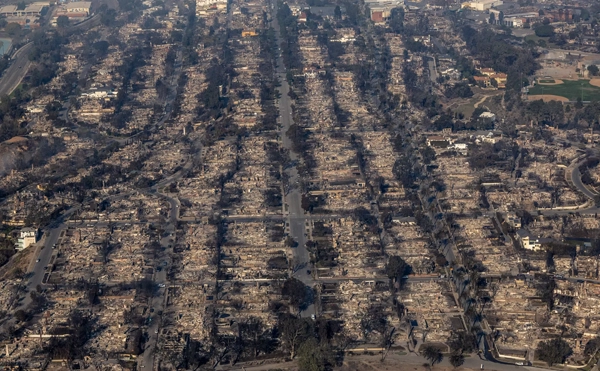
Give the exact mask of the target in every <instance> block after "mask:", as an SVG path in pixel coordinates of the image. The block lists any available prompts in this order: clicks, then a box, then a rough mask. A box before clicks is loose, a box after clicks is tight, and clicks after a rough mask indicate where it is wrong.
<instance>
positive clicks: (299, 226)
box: [271, 9, 315, 317]
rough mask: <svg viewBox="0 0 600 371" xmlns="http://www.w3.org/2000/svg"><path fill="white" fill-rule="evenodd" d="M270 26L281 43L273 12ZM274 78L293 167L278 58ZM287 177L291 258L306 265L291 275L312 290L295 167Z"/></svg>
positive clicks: (289, 104)
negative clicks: (277, 86) (291, 241)
mask: <svg viewBox="0 0 600 371" xmlns="http://www.w3.org/2000/svg"><path fill="white" fill-rule="evenodd" d="M272 19H273V21H272V23H271V25H272V26H273V28H274V29H275V35H276V40H277V45H280V43H281V38H280V37H281V36H280V33H279V24H278V22H277V14H276V10H275V9H273V11H272ZM276 73H277V77H278V79H279V81H280V82H281V86H280V87H279V88H278V91H279V95H280V97H279V120H280V124H281V141H282V145H283V147H284V148H286V149H288V150H289V152H290V158H291V160H292V162H293V163H296V162H297V161H299V160H300V159H299V157H298V154H297V153H295V152H293V151H292V141H291V140H290V138H289V137H288V136H287V134H286V132H287V130H288V129H289V127H290V126H291V125H292V124H293V118H292V102H291V99H290V97H289V95H288V92H289V91H290V87H289V84H288V82H287V80H286V68H285V66H284V64H283V58H282V57H281V54H279V55H278V57H277V69H276ZM285 171H286V173H287V174H288V176H289V184H290V190H289V192H288V193H287V195H284V205H287V211H288V221H287V224H288V225H289V234H290V236H292V237H293V238H294V240H295V241H296V242H297V243H298V246H297V247H295V248H293V256H294V262H295V264H301V265H305V267H304V268H302V269H300V270H298V271H297V272H296V273H294V277H296V278H298V279H299V280H301V281H302V282H304V283H305V284H306V285H307V286H309V287H313V285H314V282H313V278H312V275H311V273H308V272H309V270H311V269H312V267H311V265H310V255H309V253H308V250H307V249H306V225H305V223H306V216H305V214H304V210H303V209H302V193H301V190H300V188H299V185H300V177H299V175H298V171H297V169H296V167H295V166H290V167H289V168H287V169H286V170H285ZM314 314H315V308H314V305H310V306H309V307H308V308H306V310H304V311H302V312H301V314H300V315H301V316H303V317H309V316H312V315H314Z"/></svg>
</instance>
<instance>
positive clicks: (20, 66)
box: [0, 43, 33, 96]
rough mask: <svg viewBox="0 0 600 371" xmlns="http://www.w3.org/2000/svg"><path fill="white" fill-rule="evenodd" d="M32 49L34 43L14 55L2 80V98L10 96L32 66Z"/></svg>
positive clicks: (0, 81) (0, 94)
mask: <svg viewBox="0 0 600 371" xmlns="http://www.w3.org/2000/svg"><path fill="white" fill-rule="evenodd" d="M32 47H33V43H28V44H26V45H24V46H23V47H21V49H19V50H17V51H16V52H15V54H14V55H13V57H12V63H11V65H10V66H9V67H8V68H7V69H6V71H4V74H3V75H2V79H0V96H2V95H10V94H11V93H12V92H13V91H14V90H15V89H16V88H17V86H19V84H20V83H21V80H23V77H25V74H26V73H27V70H28V69H29V66H30V65H31V62H30V61H29V51H30V50H31V48H32Z"/></svg>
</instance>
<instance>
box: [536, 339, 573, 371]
mask: <svg viewBox="0 0 600 371" xmlns="http://www.w3.org/2000/svg"><path fill="white" fill-rule="evenodd" d="M572 353H573V349H571V347H570V346H569V344H568V343H567V342H566V341H564V340H563V339H560V338H557V339H552V340H548V341H542V342H540V343H539V344H538V347H537V349H536V354H537V356H538V358H539V359H540V360H542V361H544V362H546V363H548V366H552V365H553V364H556V363H564V362H565V360H566V359H567V357H568V356H570V355H571V354H572Z"/></svg>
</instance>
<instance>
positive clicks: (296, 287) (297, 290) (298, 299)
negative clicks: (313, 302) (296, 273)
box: [281, 277, 310, 310]
mask: <svg viewBox="0 0 600 371" xmlns="http://www.w3.org/2000/svg"><path fill="white" fill-rule="evenodd" d="M309 291H310V288H309V287H308V286H306V285H305V284H304V283H302V281H300V280H299V279H297V278H294V277H291V278H288V279H287V280H286V281H285V282H284V283H283V287H282V289H281V295H282V296H284V297H286V298H287V299H288V300H289V301H290V305H292V306H293V307H295V308H296V309H298V310H299V309H300V308H302V307H303V306H305V305H306V304H307V303H308V301H309V299H310V297H309Z"/></svg>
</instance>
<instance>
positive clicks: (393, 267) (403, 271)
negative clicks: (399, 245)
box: [385, 255, 412, 279]
mask: <svg viewBox="0 0 600 371" xmlns="http://www.w3.org/2000/svg"><path fill="white" fill-rule="evenodd" d="M411 272H412V267H411V266H410V265H409V264H408V263H407V262H405V261H404V259H402V258H401V257H399V256H397V255H394V256H390V258H389V260H388V263H387V264H386V265H385V274H386V275H387V276H388V278H389V279H401V278H402V277H404V276H407V275H409V274H410V273H411Z"/></svg>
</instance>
